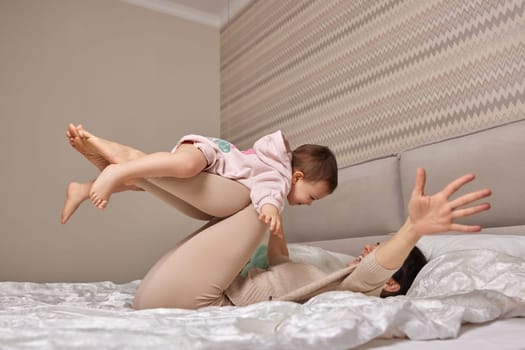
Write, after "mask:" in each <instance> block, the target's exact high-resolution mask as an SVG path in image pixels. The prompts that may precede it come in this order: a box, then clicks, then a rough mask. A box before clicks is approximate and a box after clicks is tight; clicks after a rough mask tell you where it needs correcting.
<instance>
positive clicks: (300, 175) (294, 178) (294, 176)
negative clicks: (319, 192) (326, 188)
mask: <svg viewBox="0 0 525 350" xmlns="http://www.w3.org/2000/svg"><path fill="white" fill-rule="evenodd" d="M301 179H304V173H303V172H302V171H300V170H294V172H293V174H292V183H296V182H297V181H299V180H301Z"/></svg>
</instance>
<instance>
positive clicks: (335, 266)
mask: <svg viewBox="0 0 525 350" xmlns="http://www.w3.org/2000/svg"><path fill="white" fill-rule="evenodd" d="M288 253H289V254H290V260H291V261H293V262H298V263H306V264H310V265H314V266H316V267H317V268H319V269H320V270H322V271H324V272H327V273H330V272H333V271H337V270H339V269H342V268H344V267H346V266H348V263H349V262H351V261H354V259H355V257H353V256H351V255H346V254H342V253H336V252H331V251H329V250H325V249H323V248H319V247H313V246H309V245H306V244H298V243H291V244H288Z"/></svg>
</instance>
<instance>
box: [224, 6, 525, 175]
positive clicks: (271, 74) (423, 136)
mask: <svg viewBox="0 0 525 350" xmlns="http://www.w3.org/2000/svg"><path fill="white" fill-rule="evenodd" d="M523 118H525V1H524V0H519V1H518V0H514V1H513V0H468V1H464V0H424V1H423V0H406V1H402V0H364V1H354V0H255V1H254V2H253V3H252V4H251V5H250V6H249V7H247V8H246V9H245V10H244V11H243V12H242V13H241V14H239V15H238V16H237V17H236V18H235V19H234V20H233V21H232V22H231V23H230V24H229V25H228V26H227V27H225V28H224V29H223V30H222V32H221V136H222V137H223V138H225V139H228V140H230V141H232V142H234V143H236V144H237V146H238V147H240V148H247V147H249V146H251V145H252V144H253V142H254V141H255V140H256V139H257V138H259V137H261V136H262V135H264V134H267V133H270V132H273V131H274V130H277V129H281V130H283V132H284V133H285V134H286V135H287V136H288V138H289V141H290V143H291V145H292V146H293V147H294V146H298V145H300V144H302V143H319V144H324V145H328V146H330V147H331V148H332V149H333V150H334V152H335V153H336V155H337V158H338V161H339V165H340V167H342V166H347V165H350V164H355V163H359V162H362V161H366V160H369V159H374V158H378V157H383V156H386V155H390V154H395V153H397V152H399V151H401V150H404V149H407V148H411V147H414V146H417V145H421V144H426V143H431V142H435V141H438V140H442V139H446V138H450V137H454V136H458V135H463V134H467V133H471V132H474V131H478V130H481V129H485V128H488V127H491V126H495V125H500V124H504V123H507V122H510V121H513V120H517V119H523ZM524 137H525V135H524Z"/></svg>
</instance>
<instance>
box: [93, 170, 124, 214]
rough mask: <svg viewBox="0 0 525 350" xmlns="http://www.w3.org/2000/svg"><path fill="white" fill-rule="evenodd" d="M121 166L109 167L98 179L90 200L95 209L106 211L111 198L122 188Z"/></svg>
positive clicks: (94, 184)
mask: <svg viewBox="0 0 525 350" xmlns="http://www.w3.org/2000/svg"><path fill="white" fill-rule="evenodd" d="M119 168H120V166H119V165H118V164H110V165H108V166H107V167H106V168H105V169H104V170H103V171H102V172H101V173H100V175H99V176H98V177H97V179H96V180H95V182H94V183H93V186H91V191H90V192H89V198H91V202H92V203H93V205H95V207H97V208H99V209H104V208H105V207H106V206H107V204H108V201H109V197H110V196H111V194H112V193H113V192H114V191H115V189H116V188H119V187H121V185H123V184H122V181H121V175H120V172H119Z"/></svg>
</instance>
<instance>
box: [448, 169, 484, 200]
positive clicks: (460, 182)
mask: <svg viewBox="0 0 525 350" xmlns="http://www.w3.org/2000/svg"><path fill="white" fill-rule="evenodd" d="M475 177H476V176H475V175H474V174H466V175H463V176H461V177H459V178H457V179H456V180H454V181H452V182H451V183H449V184H448V185H447V186H445V188H444V189H443V191H442V192H443V193H444V194H445V196H446V197H447V198H450V196H452V195H453V194H454V193H456V191H457V190H459V189H460V188H461V187H463V186H464V185H465V184H466V183H469V182H470V181H472V180H474V178H475Z"/></svg>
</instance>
